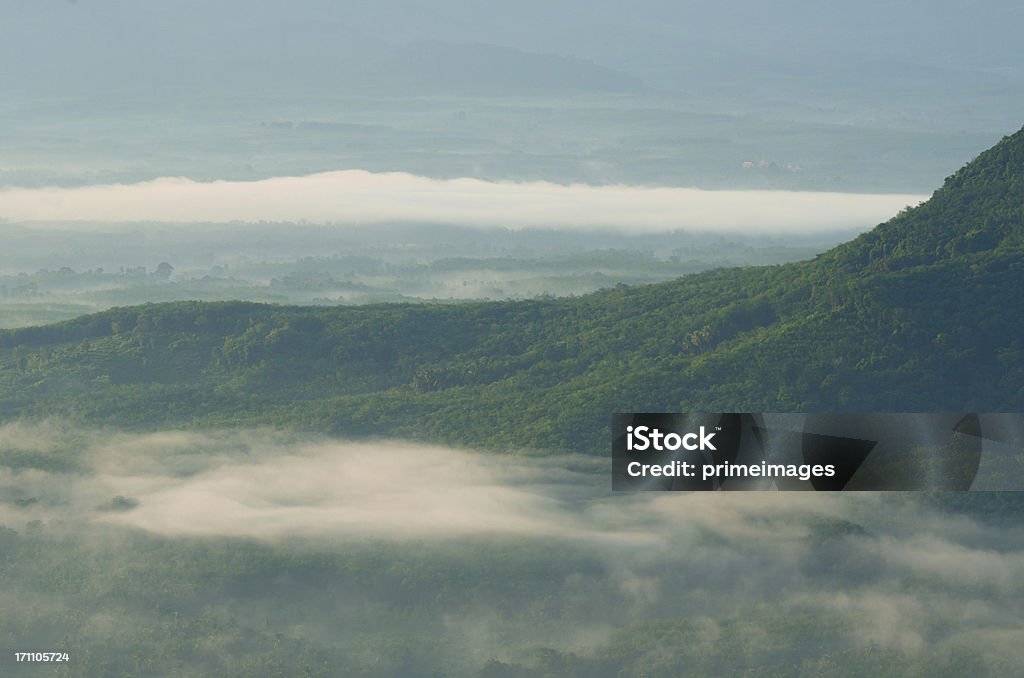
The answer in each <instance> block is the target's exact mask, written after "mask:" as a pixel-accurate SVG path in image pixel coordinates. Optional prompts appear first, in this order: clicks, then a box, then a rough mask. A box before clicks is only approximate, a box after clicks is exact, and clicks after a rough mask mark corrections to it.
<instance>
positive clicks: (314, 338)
mask: <svg viewBox="0 0 1024 678" xmlns="http://www.w3.org/2000/svg"><path fill="white" fill-rule="evenodd" d="M1022 290H1024V130H1022V131H1020V132H1017V133H1016V134H1014V135H1013V136H1010V137H1006V138H1005V139H1003V141H1001V142H1000V143H999V144H997V145H996V146H995V147H993V148H992V149H990V150H988V151H986V152H984V153H983V154H981V155H980V156H979V157H978V158H977V159H975V160H974V161H973V162H971V163H970V164H968V165H967V166H966V167H964V168H963V169H961V170H960V171H959V172H957V173H956V174H955V175H954V176H952V177H950V178H949V179H947V181H946V183H945V185H944V186H943V187H942V188H940V189H939V190H938V191H936V192H935V194H934V196H933V197H932V198H931V199H930V200H929V201H927V202H926V203H924V204H922V205H920V206H918V207H915V208H911V209H908V210H905V211H904V212H902V213H901V214H899V215H898V216H896V217H894V218H893V219H892V220H890V221H889V222H887V223H885V224H882V225H880V226H878V227H877V228H876V229H874V230H873V231H871V232H869V233H866V234H864V235H863V236H861V237H859V238H857V239H856V240H854V241H852V242H850V243H847V244H845V245H842V246H840V247H837V248H835V249H834V250H832V251H830V252H827V253H825V254H823V255H821V256H819V257H818V258H817V259H815V260H813V261H806V262H800V263H796V264H787V265H782V266H774V267H760V268H744V269H730V270H719V271H713V272H710V273H706V274H701V275H694V276H690V277H686V278H682V279H679V280H676V281H673V282H669V283H664V284H657V285H650V286H641V287H632V288H628V287H619V288H615V289H610V290H605V291H602V292H598V293H595V294H591V295H588V296H585V297H580V298H569V299H554V300H538V301H524V302H502V303H493V302H488V303H469V304H464V305H455V306H451V305H445V306H422V305H415V306H414V305H378V306H364V307H356V308H352V307H348V308H327V309H325V308H322V307H320V308H300V307H282V306H266V305H257V304H246V303H213V304H204V303H174V304H151V305H146V306H140V307H133V308H121V309H114V310H111V311H107V312H103V313H99V314H95V315H90V316H84V317H81V318H78V319H76V320H73V321H69V322H65V323H61V324H57V325H51V326H46V327H38V328H25V329H19V330H11V331H5V332H2V333H0V416H2V417H3V418H4V419H10V418H14V417H24V416H29V417H47V416H70V417H72V418H73V419H77V420H80V421H83V422H89V423H92V424H116V425H119V426H137V427H143V428H152V427H162V426H181V425H189V426H196V425H236V424H251V423H255V422H260V423H271V424H279V425H285V426H293V427H298V428H303V429H312V430H319V431H326V432H331V433H336V434H342V435H350V436H367V435H386V436H403V437H411V438H417V439H427V440H436V441H445V442H450V443H459V444H471V445H477V446H484V447H491V448H499V449H500V448H520V447H529V448H537V449H551V450H577V451H584V452H592V453H603V452H604V451H605V450H606V449H607V448H608V441H607V425H608V422H609V415H610V414H611V413H613V412H616V411H642V410H648V411H675V410H683V411H686V410H701V409H704V410H715V411H730V410H764V411H812V410H831V409H839V410H881V411H885V410H889V411H917V410H925V411H928V410H956V411H959V410H975V411H999V410H1020V409H1022V408H1024V355H1022V354H1021V336H1022V334H1024V300H1022V295H1021V291H1022Z"/></svg>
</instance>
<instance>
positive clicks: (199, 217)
mask: <svg viewBox="0 0 1024 678" xmlns="http://www.w3.org/2000/svg"><path fill="white" fill-rule="evenodd" d="M925 197H926V196H920V195H906V194H899V195H898V194H860V193H857V194H854V193H824V192H821V193H816V192H793V191H708V190H701V189H696V188H666V187H661V188H652V187H639V186H589V185H582V184H572V185H561V184H553V183H549V182H539V181H538V182H528V183H512V182H488V181H481V180H479V179H448V180H439V179H429V178H426V177H421V176H415V175H412V174H405V173H400V172H391V173H371V172H366V171H362V170H344V171H335V172H323V173H320V174H311V175H308V176H302V177H274V178H270V179H262V180H259V181H213V182H198V181H192V180H190V179H185V178H160V179H155V180H153V181H147V182H143V183H138V184H130V185H124V184H110V185H98V186H86V187H80V188H6V189H4V190H0V218H2V219H7V220H9V221H15V222H54V221H85V222H104V223H116V222H140V221H143V222H144V221H157V222H230V221H242V222H257V221H293V222H294V221H302V220H305V221H309V222H314V223H342V224H367V223H382V222H433V223H445V224H454V225H465V226H483V227H504V228H529V227H544V228H582V229H586V228H595V227H597V228H615V229H624V230H630V231H637V232H659V231H673V230H701V231H726V232H749V233H780V234H784V233H806V232H823V231H830V230H838V229H849V228H862V229H865V230H866V229H867V228H870V227H871V226H874V225H875V224H877V223H879V222H880V221H884V220H886V219H888V218H889V217H891V216H893V215H894V214H895V213H896V212H898V211H899V210H900V209H902V208H903V207H905V206H907V205H915V204H917V203H919V202H920V201H921V200H923V199H924V198H925Z"/></svg>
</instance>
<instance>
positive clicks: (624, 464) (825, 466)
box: [612, 412, 1024, 492]
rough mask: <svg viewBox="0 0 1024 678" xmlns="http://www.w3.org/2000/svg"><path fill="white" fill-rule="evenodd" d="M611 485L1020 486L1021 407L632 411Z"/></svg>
mask: <svg viewBox="0 0 1024 678" xmlns="http://www.w3.org/2000/svg"><path fill="white" fill-rule="evenodd" d="M612 489H614V490H655V491H665V490H669V491H671V490H687V491H689V490H725V491H733V490H787V491H817V492H823V491H830V492H836V491H857V490H901V491H906V490H915V491H966V490H972V491H985V490H1014V491H1020V490H1024V414H1020V413H1012V414H1011V413H981V414H978V413H920V412H914V413H899V414H895V413H859V414H853V413H818V414H778V413H767V412H764V413H746V412H726V413H689V414H669V413H629V414H616V415H614V416H613V417H612Z"/></svg>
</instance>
